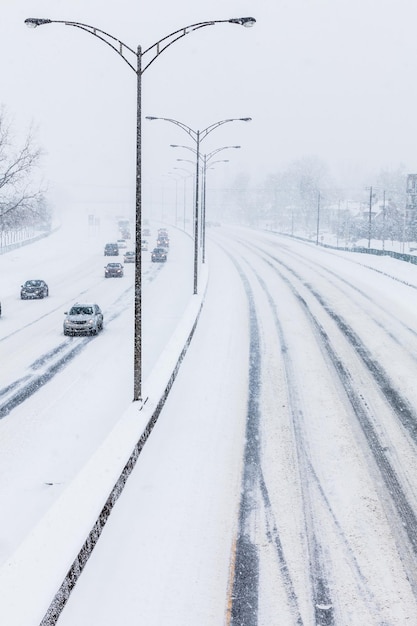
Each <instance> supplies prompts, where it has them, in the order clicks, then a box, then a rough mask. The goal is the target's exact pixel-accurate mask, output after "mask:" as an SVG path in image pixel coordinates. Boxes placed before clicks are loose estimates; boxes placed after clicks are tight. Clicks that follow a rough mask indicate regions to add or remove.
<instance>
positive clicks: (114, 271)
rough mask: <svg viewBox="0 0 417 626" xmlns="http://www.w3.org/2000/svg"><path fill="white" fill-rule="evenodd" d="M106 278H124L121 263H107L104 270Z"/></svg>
mask: <svg viewBox="0 0 417 626" xmlns="http://www.w3.org/2000/svg"><path fill="white" fill-rule="evenodd" d="M104 276H105V278H121V277H122V276H123V265H122V264H121V263H107V265H106V267H105V268H104Z"/></svg>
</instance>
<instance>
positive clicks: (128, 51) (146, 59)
mask: <svg viewBox="0 0 417 626" xmlns="http://www.w3.org/2000/svg"><path fill="white" fill-rule="evenodd" d="M255 22H256V20H255V18H253V17H238V18H232V19H226V20H211V21H206V22H198V23H196V24H190V25H189V26H185V27H183V28H180V29H178V30H176V31H174V32H172V33H170V34H169V35H166V36H165V37H162V39H159V40H158V41H157V42H155V43H154V44H152V45H151V46H149V48H146V50H142V46H141V45H138V46H137V49H136V50H134V49H133V48H131V47H130V46H127V45H126V44H125V43H123V42H122V41H120V39H117V37H114V36H113V35H110V34H109V33H106V32H105V31H104V30H100V29H99V28H96V27H95V26H89V25H88V24H82V23H81V22H72V21H67V20H50V19H44V18H35V17H30V18H28V19H26V20H25V24H26V25H27V26H29V27H31V28H36V27H37V26H43V25H45V24H63V25H65V26H73V27H74V28H79V29H81V30H83V31H85V32H87V33H89V34H90V35H94V37H96V38H97V39H100V40H101V41H102V42H104V43H105V44H107V45H108V46H110V48H112V50H114V51H115V52H116V53H117V54H118V55H119V56H120V57H121V58H122V59H123V61H125V62H126V63H127V65H128V66H129V67H130V69H131V70H133V72H134V73H135V74H136V80H137V89H136V94H137V109H136V110H137V114H136V216H135V233H136V234H135V243H136V255H135V257H136V261H135V313H134V316H135V322H134V323H135V329H134V366H133V376H134V381H133V400H134V401H136V400H141V398H142V261H141V240H142V167H141V158H142V142H141V121H142V112H141V104H142V74H143V73H144V72H145V70H147V69H148V67H149V66H150V65H151V64H152V63H153V62H154V61H155V59H157V58H158V57H159V56H160V55H161V54H162V52H164V51H165V50H166V49H167V48H169V46H171V45H172V44H173V43H175V42H176V41H178V40H179V39H182V38H183V37H185V35H188V34H189V33H192V32H194V31H196V30H199V29H201V28H205V27H206V26H214V25H216V24H237V25H239V26H245V27H249V26H253V25H254V24H255Z"/></svg>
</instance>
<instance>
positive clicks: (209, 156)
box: [171, 143, 241, 263]
mask: <svg viewBox="0 0 417 626" xmlns="http://www.w3.org/2000/svg"><path fill="white" fill-rule="evenodd" d="M240 147H241V146H222V147H221V148H216V149H215V150H213V151H212V152H209V153H208V154H203V156H202V161H203V165H202V173H203V185H202V187H203V188H202V194H201V195H202V203H201V215H202V218H201V225H202V226H201V230H202V234H201V240H202V262H203V263H204V262H205V259H206V179H207V165H208V164H209V162H210V161H211V159H212V158H213V157H214V156H215V155H216V154H217V153H218V152H221V151H222V150H231V149H233V148H240ZM171 148H185V149H186V150H191V152H194V154H196V153H197V151H196V150H195V148H190V146H181V145H177V144H173V143H172V144H171ZM177 161H188V162H189V163H191V161H189V160H188V159H177ZM227 161H228V159H227V160H226V159H221V160H218V161H214V162H213V163H211V165H214V163H226V162H227Z"/></svg>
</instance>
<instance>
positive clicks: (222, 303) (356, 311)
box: [58, 229, 417, 626]
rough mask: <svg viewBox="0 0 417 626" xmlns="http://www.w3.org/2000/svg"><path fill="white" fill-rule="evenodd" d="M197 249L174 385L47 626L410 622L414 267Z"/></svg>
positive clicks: (236, 248) (238, 234) (313, 253)
mask: <svg viewBox="0 0 417 626" xmlns="http://www.w3.org/2000/svg"><path fill="white" fill-rule="evenodd" d="M212 239H213V241H212V243H211V245H210V256H209V262H210V268H211V272H210V282H209V289H208V293H207V300H206V303H205V305H204V308H203V312H202V315H201V320H200V323H199V326H198V328H197V330H196V333H195V336H194V338H193V342H192V344H191V347H190V350H189V352H188V354H187V357H186V359H185V361H184V364H183V366H182V368H181V375H180V376H179V377H178V379H177V381H176V383H175V385H174V388H173V390H172V392H171V395H170V397H169V400H168V403H167V405H166V407H165V408H164V410H163V412H162V415H161V418H160V420H159V422H158V425H157V428H156V430H155V433H154V434H152V437H151V438H150V440H149V442H148V443H147V446H146V451H145V452H146V453H145V454H143V456H141V458H140V460H139V461H138V464H137V467H136V469H135V471H134V473H133V474H132V476H131V478H130V479H129V482H128V485H127V487H126V490H125V492H124V493H123V494H122V497H121V498H120V501H119V502H118V505H117V507H116V508H115V510H114V512H113V513H112V516H111V518H110V521H109V522H108V526H107V527H106V528H105V531H104V533H103V536H102V538H101V539H100V542H99V544H98V546H97V547H96V549H95V551H94V552H93V555H92V557H91V559H90V561H89V563H88V565H87V568H86V570H85V572H84V573H83V575H82V577H81V578H80V580H79V582H78V584H77V586H76V588H75V590H74V592H73V594H72V596H71V597H70V600H69V602H68V604H67V607H66V608H65V609H64V612H63V613H62V616H61V618H60V620H59V622H58V623H59V625H60V626H61V625H63V626H66V625H67V624H68V625H69V624H74V623H77V624H78V625H79V626H81V625H84V624H89V623H91V622H92V621H94V620H96V621H98V622H99V623H100V624H102V625H106V624H109V625H110V624H114V623H116V621H117V619H118V620H119V621H122V622H125V623H128V622H129V621H132V620H134V619H135V616H138V615H139V616H140V617H141V619H142V620H143V623H146V624H147V626H158V625H159V624H161V623H166V622H169V623H170V624H173V625H176V624H178V626H180V625H181V626H183V625H184V624H190V625H191V624H197V623H198V624H200V623H203V624H205V625H211V624H213V626H214V625H216V626H217V625H218V624H219V623H225V624H230V625H232V626H236V625H237V624H243V623H244V624H245V626H252V625H253V626H255V625H265V626H275V625H276V626H278V625H281V624H282V623H285V624H286V625H287V624H288V625H289V624H297V625H299V624H306V625H309V626H310V625H311V626H313V625H315V624H318V623H319V624H326V625H328V626H330V625H333V624H334V625H336V624H346V623H349V624H352V625H354V626H356V625H357V626H359V625H361V626H362V624H365V623H366V624H369V625H372V626H373V625H375V626H377V625H378V626H380V625H381V624H392V625H394V624H403V623H407V621H410V623H411V622H413V621H416V620H417V602H416V582H417V581H416V576H415V572H416V571H417V569H416V548H415V528H416V524H415V515H416V511H417V499H416V491H415V485H414V482H415V481H414V477H415V475H416V469H417V468H416V462H415V459H416V454H415V452H416V450H415V446H416V443H415V440H414V426H415V411H416V406H417V401H416V397H415V390H414V389H415V387H414V385H413V384H412V381H413V378H414V371H415V363H414V356H413V355H414V354H415V347H416V346H415V342H416V326H417V325H416V324H415V321H414V311H415V310H416V308H415V304H416V293H417V291H416V287H417V273H416V268H414V267H412V268H410V267H408V266H407V265H406V264H401V263H400V262H396V261H393V260H392V259H381V258H380V257H378V258H374V259H372V258H369V257H366V256H365V255H360V256H356V255H348V254H344V253H334V252H332V251H326V250H322V249H318V248H316V247H315V246H314V245H311V244H310V245H306V244H303V243H300V242H295V241H291V240H289V239H286V238H280V237H276V236H274V235H272V234H268V233H259V232H258V233H256V232H254V231H247V230H245V229H230V230H228V229H220V230H218V231H216V232H215V233H212ZM413 368H414V369H413ZM241 459H243V465H241ZM121 573H123V575H121ZM103 598H104V599H105V600H103Z"/></svg>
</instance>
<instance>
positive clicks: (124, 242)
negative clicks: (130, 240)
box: [116, 239, 127, 249]
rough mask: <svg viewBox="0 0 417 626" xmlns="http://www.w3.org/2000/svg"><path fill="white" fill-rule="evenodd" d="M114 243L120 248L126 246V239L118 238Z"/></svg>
mask: <svg viewBox="0 0 417 626" xmlns="http://www.w3.org/2000/svg"><path fill="white" fill-rule="evenodd" d="M116 243H117V245H118V246H119V249H120V248H127V243H126V239H118V240H117V242H116Z"/></svg>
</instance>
